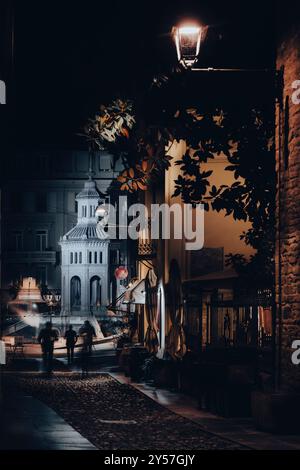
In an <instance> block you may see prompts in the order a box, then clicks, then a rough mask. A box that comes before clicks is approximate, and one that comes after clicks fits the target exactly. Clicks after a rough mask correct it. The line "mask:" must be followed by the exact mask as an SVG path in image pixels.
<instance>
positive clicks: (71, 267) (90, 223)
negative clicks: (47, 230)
mask: <svg viewBox="0 0 300 470" xmlns="http://www.w3.org/2000/svg"><path fill="white" fill-rule="evenodd" d="M76 201H77V213H78V218H77V224H76V225H75V227H73V228H72V229H71V230H69V232H68V233H66V234H65V235H64V236H63V237H62V238H61V241H60V246H61V251H62V263H61V275H62V284H61V285H62V297H61V300H62V306H61V307H62V314H63V315H69V314H77V315H82V314H83V315H88V314H89V313H97V312H99V311H100V310H101V307H105V306H106V305H107V304H108V303H109V300H110V299H109V285H110V277H109V275H110V273H109V240H108V239H107V236H106V233H105V232H104V231H103V230H102V231H101V230H99V229H98V227H97V222H98V221H97V217H96V214H95V212H96V209H97V206H98V205H99V202H100V194H99V192H98V190H97V187H96V183H95V181H93V180H92V179H90V180H88V181H86V182H85V184H84V188H83V189H82V191H80V193H79V194H77V196H76Z"/></svg>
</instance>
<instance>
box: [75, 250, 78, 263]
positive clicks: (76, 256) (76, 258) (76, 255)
mask: <svg viewBox="0 0 300 470" xmlns="http://www.w3.org/2000/svg"><path fill="white" fill-rule="evenodd" d="M77 262H78V254H77V252H76V253H75V264H77Z"/></svg>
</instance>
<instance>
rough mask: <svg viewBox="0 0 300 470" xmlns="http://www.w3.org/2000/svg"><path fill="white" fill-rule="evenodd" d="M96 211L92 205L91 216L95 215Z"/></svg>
mask: <svg viewBox="0 0 300 470" xmlns="http://www.w3.org/2000/svg"><path fill="white" fill-rule="evenodd" d="M94 214H95V211H94V206H90V217H94Z"/></svg>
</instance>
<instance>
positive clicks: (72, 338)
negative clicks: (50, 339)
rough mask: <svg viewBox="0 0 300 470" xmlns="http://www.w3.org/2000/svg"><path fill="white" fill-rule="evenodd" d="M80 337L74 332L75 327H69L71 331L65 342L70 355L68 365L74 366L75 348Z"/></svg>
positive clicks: (67, 333) (66, 335)
mask: <svg viewBox="0 0 300 470" xmlns="http://www.w3.org/2000/svg"><path fill="white" fill-rule="evenodd" d="M77 338H78V335H77V333H76V331H74V330H73V326H72V325H69V329H68V330H67V331H66V333H65V340H66V346H67V354H68V364H72V362H73V360H74V347H75V344H76V342H77Z"/></svg>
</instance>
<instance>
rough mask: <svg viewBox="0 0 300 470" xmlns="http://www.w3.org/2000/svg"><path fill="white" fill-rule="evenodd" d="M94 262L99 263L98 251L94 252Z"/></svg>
mask: <svg viewBox="0 0 300 470" xmlns="http://www.w3.org/2000/svg"><path fill="white" fill-rule="evenodd" d="M94 263H95V264H97V251H95V253H94Z"/></svg>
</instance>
